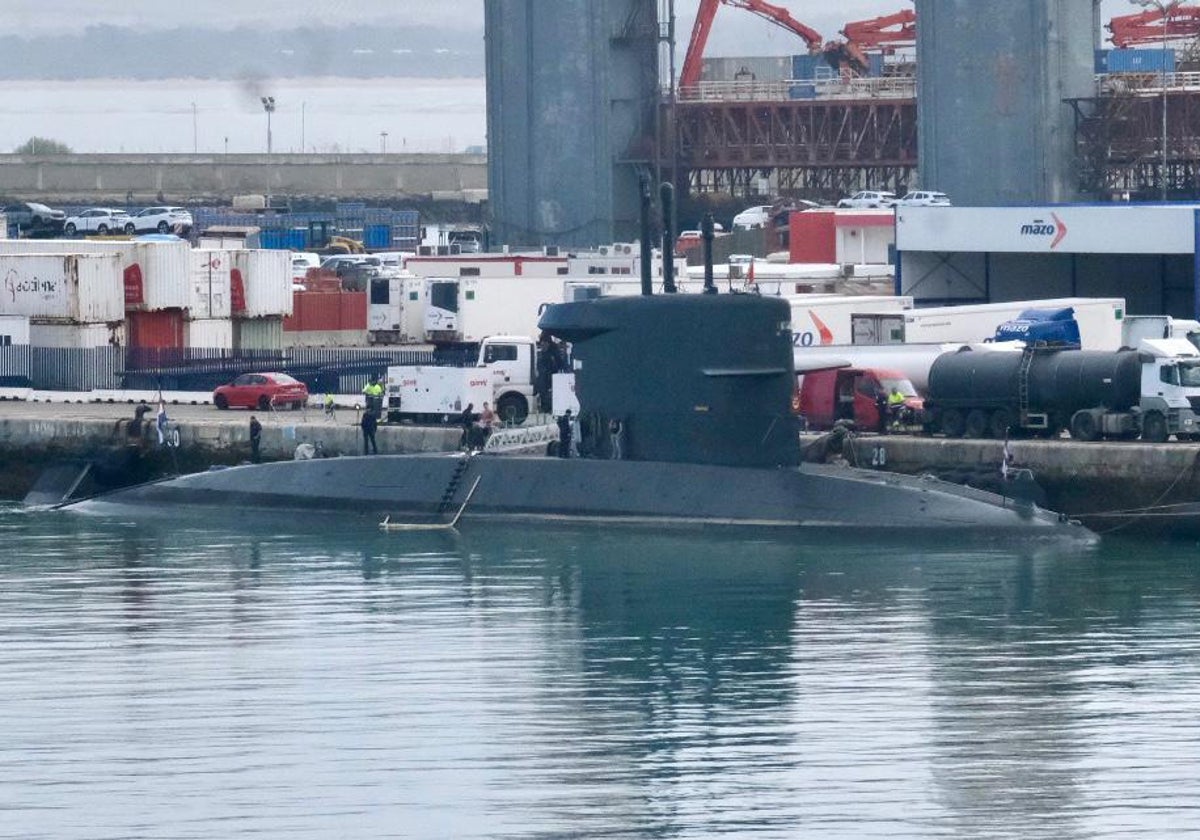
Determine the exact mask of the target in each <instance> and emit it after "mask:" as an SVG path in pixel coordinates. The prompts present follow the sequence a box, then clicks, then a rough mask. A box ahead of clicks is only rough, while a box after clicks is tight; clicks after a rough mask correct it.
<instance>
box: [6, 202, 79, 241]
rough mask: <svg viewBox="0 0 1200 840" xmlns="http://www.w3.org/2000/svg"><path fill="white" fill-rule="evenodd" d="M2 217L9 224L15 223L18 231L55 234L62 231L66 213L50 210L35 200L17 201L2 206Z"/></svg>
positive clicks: (39, 234) (45, 234)
mask: <svg viewBox="0 0 1200 840" xmlns="http://www.w3.org/2000/svg"><path fill="white" fill-rule="evenodd" d="M4 217H5V218H6V219H7V220H8V223H9V224H10V225H16V227H17V230H18V231H19V232H20V233H28V234H29V235H30V236H56V235H58V234H60V233H62V230H63V224H64V223H65V222H66V219H67V214H66V213H64V212H63V211H61V210H51V209H50V208H49V207H47V206H46V205H45V204H38V203H37V202H36V201H19V202H17V203H16V204H10V205H8V206H7V207H5V208H4Z"/></svg>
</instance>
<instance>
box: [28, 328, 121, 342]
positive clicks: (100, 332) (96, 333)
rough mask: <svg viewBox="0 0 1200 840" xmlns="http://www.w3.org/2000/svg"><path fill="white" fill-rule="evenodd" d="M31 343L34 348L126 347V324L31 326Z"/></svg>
mask: <svg viewBox="0 0 1200 840" xmlns="http://www.w3.org/2000/svg"><path fill="white" fill-rule="evenodd" d="M29 343H30V344H31V345H33V346H34V347H78V348H87V347H124V346H125V324H123V323H114V324H39V323H36V322H34V323H31V324H30V325H29Z"/></svg>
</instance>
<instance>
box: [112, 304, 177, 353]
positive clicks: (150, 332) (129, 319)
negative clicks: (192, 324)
mask: <svg viewBox="0 0 1200 840" xmlns="http://www.w3.org/2000/svg"><path fill="white" fill-rule="evenodd" d="M125 327H126V332H127V334H128V337H129V346H130V347H155V348H173V349H175V348H182V347H184V346H185V345H184V330H183V310H182V309H156V310H153V311H146V312H130V313H129V314H128V315H126V317H125Z"/></svg>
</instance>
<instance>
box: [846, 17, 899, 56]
mask: <svg viewBox="0 0 1200 840" xmlns="http://www.w3.org/2000/svg"><path fill="white" fill-rule="evenodd" d="M842 35H843V36H845V38H846V42H847V43H849V44H855V45H856V46H857V47H858V48H859V49H860V50H862V51H863V52H872V51H874V50H877V49H878V50H881V51H882V52H885V53H892V52H895V50H896V47H911V46H915V45H916V43H917V13H916V12H914V11H913V10H912V9H905V10H904V11H901V12H896V13H895V14H891V15H883V16H882V17H877V18H871V19H870V20H856V21H851V22H850V23H847V24H846V28H845V29H843V30H842Z"/></svg>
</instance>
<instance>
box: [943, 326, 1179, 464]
mask: <svg viewBox="0 0 1200 840" xmlns="http://www.w3.org/2000/svg"><path fill="white" fill-rule="evenodd" d="M925 409H926V417H927V421H928V422H927V426H926V429H927V431H931V432H941V433H942V434H945V435H946V436H947V437H970V438H981V437H995V438H1002V437H1004V436H1005V434H1007V433H1008V432H1009V431H1010V430H1011V431H1023V432H1028V433H1032V434H1035V435H1041V436H1046V437H1056V436H1058V434H1059V433H1060V432H1061V431H1062V430H1063V429H1067V430H1069V431H1070V433H1071V437H1073V438H1077V439H1079V440H1096V439H1098V438H1101V437H1104V438H1113V439H1117V440H1132V439H1133V438H1136V437H1138V436H1140V437H1141V438H1142V440H1147V441H1153V442H1162V441H1165V440H1166V439H1167V438H1168V437H1170V436H1171V435H1175V436H1176V437H1178V438H1179V439H1180V440H1200V414H1197V410H1198V409H1200V351H1197V349H1196V348H1195V347H1194V346H1192V345H1191V344H1190V343H1189V342H1187V341H1184V340H1182V339H1143V340H1142V342H1141V343H1140V345H1139V347H1138V349H1137V350H1117V351H1112V352H1104V351H1095V350H1064V349H1054V348H1032V349H1026V350H1024V351H1022V352H1020V353H981V352H978V351H972V350H963V351H959V352H957V353H946V354H943V355H941V356H939V357H938V358H937V359H936V360H935V361H934V363H933V367H932V368H930V371H929V391H928V394H927V396H926V399H925Z"/></svg>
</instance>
